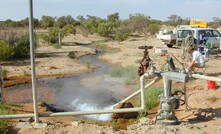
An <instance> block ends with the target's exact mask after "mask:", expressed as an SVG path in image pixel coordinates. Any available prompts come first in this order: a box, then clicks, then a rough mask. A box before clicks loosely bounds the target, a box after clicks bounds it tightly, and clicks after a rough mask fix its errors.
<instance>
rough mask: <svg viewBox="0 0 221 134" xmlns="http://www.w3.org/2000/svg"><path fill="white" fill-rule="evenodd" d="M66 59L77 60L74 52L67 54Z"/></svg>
mask: <svg viewBox="0 0 221 134" xmlns="http://www.w3.org/2000/svg"><path fill="white" fill-rule="evenodd" d="M68 57H70V58H72V59H75V58H77V55H76V52H74V51H71V52H69V53H68Z"/></svg>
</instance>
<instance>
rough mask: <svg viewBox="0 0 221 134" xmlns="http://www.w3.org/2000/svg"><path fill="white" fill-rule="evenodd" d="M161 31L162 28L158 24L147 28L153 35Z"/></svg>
mask: <svg viewBox="0 0 221 134" xmlns="http://www.w3.org/2000/svg"><path fill="white" fill-rule="evenodd" d="M159 30H160V26H159V25H158V24H150V25H148V27H147V31H148V32H149V33H150V34H151V35H154V34H156V33H157V32H158V31H159Z"/></svg>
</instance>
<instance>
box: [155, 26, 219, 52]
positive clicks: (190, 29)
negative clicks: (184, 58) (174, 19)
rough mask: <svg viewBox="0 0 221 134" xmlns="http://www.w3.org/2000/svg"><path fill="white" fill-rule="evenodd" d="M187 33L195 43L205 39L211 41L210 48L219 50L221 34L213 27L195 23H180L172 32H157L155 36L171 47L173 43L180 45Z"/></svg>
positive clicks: (197, 43) (200, 42)
mask: <svg viewBox="0 0 221 134" xmlns="http://www.w3.org/2000/svg"><path fill="white" fill-rule="evenodd" d="M188 35H192V36H193V37H194V43H195V44H196V45H199V44H202V42H203V41H204V40H206V41H208V42H210V43H211V45H212V46H211V48H219V49H220V50H221V34H220V33H219V31H218V30H215V29H213V28H199V26H197V25H181V26H178V27H177V28H176V29H175V30H174V31H173V33H170V34H167V35H164V36H163V35H162V34H158V35H157V38H158V39H160V40H161V41H162V42H163V43H164V44H165V45H167V46H168V47H172V46H174V45H177V46H181V45H182V42H183V41H184V40H185V38H186V37H187V36H188Z"/></svg>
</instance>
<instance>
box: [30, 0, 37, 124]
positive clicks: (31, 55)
mask: <svg viewBox="0 0 221 134" xmlns="http://www.w3.org/2000/svg"><path fill="white" fill-rule="evenodd" d="M33 28H34V23H33V0H29V40H30V60H31V73H32V75H31V76H32V95H33V107H34V119H35V123H38V121H39V120H38V108H37V91H36V75H35V52H34V49H35V48H34V30H33Z"/></svg>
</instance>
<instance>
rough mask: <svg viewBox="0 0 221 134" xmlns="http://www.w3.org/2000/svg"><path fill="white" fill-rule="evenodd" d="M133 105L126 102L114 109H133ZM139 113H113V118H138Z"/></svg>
mask: <svg viewBox="0 0 221 134" xmlns="http://www.w3.org/2000/svg"><path fill="white" fill-rule="evenodd" d="M133 107H134V106H133V104H132V103H131V102H124V103H119V104H118V105H116V106H114V107H113V109H121V108H133ZM137 116H138V112H132V113H113V114H112V118H113V119H119V118H123V119H130V118H137Z"/></svg>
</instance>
